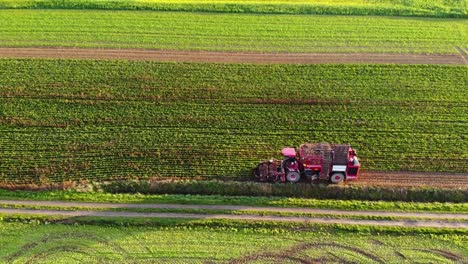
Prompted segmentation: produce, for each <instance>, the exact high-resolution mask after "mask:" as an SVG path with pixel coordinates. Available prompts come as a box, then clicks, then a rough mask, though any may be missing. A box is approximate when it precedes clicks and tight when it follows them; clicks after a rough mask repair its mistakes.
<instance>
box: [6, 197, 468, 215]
mask: <svg viewBox="0 0 468 264" xmlns="http://www.w3.org/2000/svg"><path fill="white" fill-rule="evenodd" d="M0 205H25V206H55V207H64V208H66V207H75V208H76V207H88V208H100V209H112V208H128V209H132V208H133V209H134V208H139V209H142V208H147V209H197V210H232V211H245V212H249V211H250V212H255V211H264V212H280V213H309V214H320V215H348V216H388V217H414V218H430V219H461V220H462V219H465V220H468V214H460V213H458V214H452V213H426V212H388V211H361V210H359V211H357V210H355V211H351V210H335V209H311V208H283V207H259V206H241V205H192V204H126V203H87V202H63V201H20V200H0Z"/></svg>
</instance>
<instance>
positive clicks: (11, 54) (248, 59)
mask: <svg viewBox="0 0 468 264" xmlns="http://www.w3.org/2000/svg"><path fill="white" fill-rule="evenodd" d="M457 50H458V47H457ZM0 57H4V58H55V59H104V60H144V61H148V60H152V61H162V62H202V63H252V64H323V63H353V64H355V63H376V64H455V65H463V64H467V63H466V59H465V58H464V57H463V56H462V57H460V55H459V54H408V53H261V52H221V51H179V50H151V49H96V48H94V49H93V48H88V49H86V48H62V47H30V48H19V47H18V48H7V47H3V48H0Z"/></svg>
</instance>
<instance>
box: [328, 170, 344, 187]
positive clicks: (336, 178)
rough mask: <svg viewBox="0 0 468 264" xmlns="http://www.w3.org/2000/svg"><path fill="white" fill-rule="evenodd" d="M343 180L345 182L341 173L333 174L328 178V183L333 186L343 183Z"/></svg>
mask: <svg viewBox="0 0 468 264" xmlns="http://www.w3.org/2000/svg"><path fill="white" fill-rule="evenodd" d="M344 180H345V176H344V174H343V173H333V174H332V176H331V177H330V181H331V182H332V183H335V184H337V183H340V182H343V181H344Z"/></svg>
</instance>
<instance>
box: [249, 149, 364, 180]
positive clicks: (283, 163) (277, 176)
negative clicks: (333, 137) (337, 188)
mask: <svg viewBox="0 0 468 264" xmlns="http://www.w3.org/2000/svg"><path fill="white" fill-rule="evenodd" d="M281 154H282V155H283V157H284V158H283V160H275V159H271V160H269V161H263V162H260V164H259V165H258V166H257V168H256V169H255V173H254V174H255V178H256V179H257V180H258V181H270V182H286V181H288V182H298V181H300V180H301V179H303V180H306V181H315V180H327V181H330V182H331V183H340V182H343V181H345V180H355V179H357V177H358V173H359V168H360V167H361V165H360V164H359V160H358V158H357V156H356V151H355V150H354V149H352V148H351V146H350V145H345V144H342V145H337V144H328V143H305V144H302V145H301V146H300V147H299V155H297V154H296V149H294V148H284V149H283V150H282V151H281Z"/></svg>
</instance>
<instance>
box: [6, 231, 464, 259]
mask: <svg viewBox="0 0 468 264" xmlns="http://www.w3.org/2000/svg"><path fill="white" fill-rule="evenodd" d="M466 242H467V237H466V236H465V235H456V234H440V235H424V234H420V235H401V234H400V235H390V234H369V233H367V234H366V233H364V234H357V233H352V232H339V231H338V232H327V231H318V232H317V231H312V232H306V231H302V232H297V231H296V232H291V231H286V232H285V231H281V230H278V229H267V228H263V229H262V228H261V229H251V228H242V227H237V228H236V227H235V226H233V227H227V228H224V229H223V228H216V229H214V228H208V227H206V228H190V227H188V228H187V227H164V228H151V227H106V226H95V225H81V226H74V225H60V224H48V225H45V224H34V223H32V224H23V223H5V222H4V223H0V245H1V247H0V260H1V261H2V262H13V263H26V262H34V263H78V262H90V263H155V262H170V263H207V262H209V263H228V262H229V261H232V262H234V263H280V262H281V263H299V262H298V260H300V259H301V260H306V261H313V260H315V261H320V262H324V261H326V262H336V261H338V262H359V263H414V262H415V261H417V262H418V263H435V262H437V263H453V262H454V261H455V262H456V261H463V259H466V257H467V255H468V248H467V247H466ZM300 263H304V262H300Z"/></svg>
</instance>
